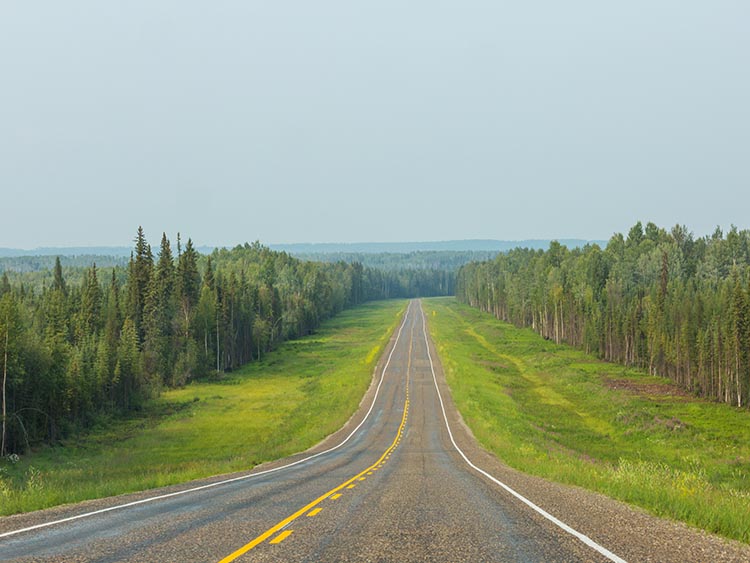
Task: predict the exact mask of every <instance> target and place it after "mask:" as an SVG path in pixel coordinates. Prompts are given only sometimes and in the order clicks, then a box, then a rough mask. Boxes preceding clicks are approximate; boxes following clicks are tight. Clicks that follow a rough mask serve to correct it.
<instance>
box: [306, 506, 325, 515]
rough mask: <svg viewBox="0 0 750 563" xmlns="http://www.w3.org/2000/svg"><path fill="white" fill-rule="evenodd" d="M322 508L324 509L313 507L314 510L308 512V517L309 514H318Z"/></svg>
mask: <svg viewBox="0 0 750 563" xmlns="http://www.w3.org/2000/svg"><path fill="white" fill-rule="evenodd" d="M321 510H323V509H322V508H313V509H312V510H311V511H310V512H308V513H307V516H308V517H309V516H315V515H316V514H318V513H319V512H320V511H321Z"/></svg>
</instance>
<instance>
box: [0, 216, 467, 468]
mask: <svg viewBox="0 0 750 563" xmlns="http://www.w3.org/2000/svg"><path fill="white" fill-rule="evenodd" d="M76 273H77V275H76V276H75V279H76V281H75V282H69V280H67V279H66V276H65V275H64V273H63V268H62V266H61V264H60V260H59V259H57V260H56V262H55V265H54V269H53V272H52V275H51V276H49V277H50V280H51V281H50V282H49V283H43V284H42V285H41V286H40V285H39V284H38V280H39V276H38V275H31V274H29V277H28V279H30V280H34V282H35V283H27V284H25V283H24V279H25V278H24V276H23V275H22V276H20V277H19V276H14V281H13V283H11V282H10V280H9V277H8V276H7V274H4V275H3V276H2V279H1V280H0V362H1V363H0V369H2V373H0V377H1V378H2V408H3V412H2V419H1V420H2V421H3V432H2V446H1V448H0V449H1V451H0V455H2V454H6V453H14V452H18V453H20V452H23V451H25V450H27V449H28V448H29V447H32V446H34V445H36V444H40V443H54V442H56V441H58V440H60V439H62V438H65V437H66V436H69V435H71V434H73V433H75V432H80V431H82V430H85V429H87V428H89V427H91V426H92V425H93V424H95V423H96V422H97V420H99V419H101V417H102V416H105V417H111V416H119V415H124V414H127V413H128V412H129V411H134V410H135V411H137V410H140V409H142V408H143V406H144V405H145V404H146V402H147V401H149V400H150V399H152V398H153V397H155V396H156V395H158V393H159V391H160V389H163V388H165V387H174V386H181V385H184V384H186V383H188V382H190V381H191V380H194V379H196V378H201V377H220V375H221V373H223V372H225V371H231V370H232V369H234V368H237V367H239V366H240V365H242V364H244V363H247V362H250V361H253V360H257V359H258V358H262V357H263V355H264V354H265V353H266V352H267V351H268V350H270V349H272V348H274V346H276V345H277V344H278V343H279V342H281V341H283V340H287V339H291V338H295V337H298V336H300V335H303V334H308V333H310V332H311V331H313V330H314V329H315V328H316V327H318V326H319V324H320V322H321V321H323V320H324V319H326V318H329V317H331V316H333V315H335V314H336V313H338V312H340V311H341V310H343V309H344V308H347V307H351V306H354V305H357V304H359V303H362V302H364V301H367V300H372V299H383V298H388V297H408V296H417V295H436V294H437V295H439V294H445V293H446V289H447V288H449V289H452V283H453V275H454V274H453V273H451V275H447V274H446V273H445V272H439V271H424V270H414V271H409V272H405V271H402V272H383V271H379V270H374V269H371V268H364V267H363V266H362V265H361V264H359V263H352V264H347V263H344V262H337V263H330V264H326V263H319V262H309V261H302V260H298V259H296V258H293V257H291V256H289V255H288V254H286V253H283V252H274V251H271V250H269V249H268V248H266V247H264V246H261V245H260V244H259V243H254V244H245V245H241V246H237V247H235V248H234V249H231V250H226V249H221V250H216V251H214V252H213V253H212V254H211V255H210V256H207V257H206V256H202V255H200V254H199V253H198V252H197V251H196V250H195V248H194V246H193V243H192V241H191V240H189V239H188V240H187V242H186V243H185V244H184V245H183V244H182V242H181V241H180V240H179V238H178V240H177V245H176V248H174V247H173V246H172V244H171V242H170V241H169V240H168V238H167V237H166V235H164V236H163V237H162V239H161V243H160V245H159V248H158V250H157V251H156V252H154V251H152V248H151V246H150V245H149V243H148V241H147V240H146V237H145V235H144V233H143V230H142V229H140V228H139V229H138V233H137V236H136V239H135V247H134V249H133V252H132V255H131V258H130V261H129V263H128V265H127V267H125V268H121V267H115V268H112V269H107V270H100V269H98V268H97V267H96V265H95V264H92V265H91V266H90V267H88V268H86V269H84V270H79V271H77V272H76ZM78 280H82V281H78Z"/></svg>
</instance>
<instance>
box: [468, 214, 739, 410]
mask: <svg viewBox="0 0 750 563" xmlns="http://www.w3.org/2000/svg"><path fill="white" fill-rule="evenodd" d="M749 278H750V231H747V230H742V231H740V230H738V229H737V228H736V227H732V228H731V229H730V230H729V232H727V233H726V235H725V234H724V233H723V232H722V230H721V229H718V228H717V229H716V231H715V232H714V233H713V234H712V235H710V236H705V237H700V238H695V236H694V235H693V234H692V233H691V232H689V231H688V229H687V228H686V227H684V226H680V225H678V226H675V227H674V228H672V229H671V230H670V231H666V230H665V229H663V228H659V227H657V226H656V225H655V224H653V223H648V224H647V225H646V227H645V228H644V227H643V224H642V223H640V222H639V223H637V224H636V225H634V226H633V227H632V228H631V229H630V231H629V232H628V234H627V236H624V235H622V234H615V235H614V236H612V238H611V239H610V240H609V242H608V243H607V245H606V247H605V248H604V249H602V248H600V247H599V246H598V245H587V246H585V247H584V248H581V249H573V250H569V249H567V248H566V247H565V246H562V245H560V244H558V243H555V242H553V243H552V244H551V245H550V247H549V249H548V250H546V251H542V250H528V249H517V250H513V251H510V252H508V253H507V254H501V255H499V256H497V258H496V259H495V260H493V261H487V262H481V263H472V264H469V265H466V266H464V267H463V268H462V269H461V270H460V271H459V273H458V278H457V282H456V286H457V287H456V293H457V296H458V298H459V299H460V300H461V301H463V302H465V303H468V304H470V305H472V306H474V307H478V308H480V309H482V310H484V311H487V312H490V313H492V314H494V315H495V316H496V317H498V318H499V319H502V320H505V321H508V322H511V323H513V324H515V325H517V326H521V327H531V328H532V329H534V330H535V331H536V332H538V333H539V334H540V335H542V336H543V337H545V338H547V339H550V340H554V341H555V342H556V343H563V342H564V343H567V344H571V345H573V346H576V347H579V348H582V349H584V350H586V351H587V352H591V353H594V354H596V355H598V356H600V357H601V358H604V359H606V360H609V361H612V362H619V363H622V364H624V365H626V366H637V367H640V368H644V369H646V370H648V372H649V373H651V374H653V375H659V376H663V377H666V378H669V379H671V380H673V381H674V382H676V383H677V384H679V385H680V386H682V387H683V388H684V389H686V390H689V391H691V392H693V393H695V394H696V395H699V396H702V397H706V398H709V399H713V400H717V401H721V402H725V403H728V404H730V405H735V406H739V407H747V406H748V404H749V403H750V286H749V283H748V282H749Z"/></svg>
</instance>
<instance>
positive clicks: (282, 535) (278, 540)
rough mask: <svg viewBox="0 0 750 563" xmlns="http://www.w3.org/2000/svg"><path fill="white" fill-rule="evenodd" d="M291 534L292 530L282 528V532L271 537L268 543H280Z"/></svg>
mask: <svg viewBox="0 0 750 563" xmlns="http://www.w3.org/2000/svg"><path fill="white" fill-rule="evenodd" d="M291 535H292V530H284V531H283V532H281V533H280V534H279V535H278V536H276V537H275V538H273V539H272V540H271V541H270V542H268V543H273V544H277V543H281V542H283V541H284V540H285V539H287V538H288V537H289V536H291Z"/></svg>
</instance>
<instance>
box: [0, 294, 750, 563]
mask: <svg viewBox="0 0 750 563" xmlns="http://www.w3.org/2000/svg"><path fill="white" fill-rule="evenodd" d="M330 400H331V401H335V400H336V398H335V397H331V398H330ZM229 479H230V480H227V478H226V477H224V478H222V477H218V478H215V479H212V480H206V481H202V482H197V483H192V484H186V485H184V486H181V487H172V488H169V489H165V490H163V491H150V492H144V493H142V494H138V495H129V496H126V497H119V498H114V499H103V500H99V501H92V502H89V503H83V504H81V505H75V506H71V507H62V508H58V509H54V510H51V511H43V512H38V513H32V514H27V515H20V516H16V517H11V518H5V519H3V520H0V560H2V561H55V562H83V561H86V562H101V563H104V562H115V561H118V562H119V561H128V562H130V561H132V562H145V561H149V562H210V563H229V562H231V561H237V562H245V561H248V562H249V561H310V562H318V561H332V562H333V561H335V562H344V561H399V562H401V561H404V562H406V561H420V562H421V561H435V562H462V561H466V562H478V561H497V562H546V563H553V562H579V561H590V562H613V561H614V562H618V563H619V562H623V561H628V562H629V563H633V562H635V561H665V562H667V561H680V562H685V561H701V560H712V561H732V562H734V561H738V562H739V561H750V551H749V550H746V546H742V545H740V544H736V543H729V542H725V541H723V540H720V539H718V538H715V537H712V536H709V535H707V534H703V533H700V532H696V531H693V530H690V529H688V528H686V527H684V526H681V525H679V524H673V523H670V522H666V521H663V520H659V519H656V518H654V517H651V516H648V515H645V514H643V513H642V512H639V511H635V510H632V509H630V508H628V507H626V506H625V505H622V504H620V503H616V502H614V501H611V500H609V499H606V498H604V497H601V496H599V495H595V494H592V493H587V492H585V491H581V490H580V489H575V488H570V487H563V486H560V485H556V484H553V483H548V482H546V481H543V480H540V479H536V478H533V477H528V476H525V475H522V474H519V473H518V472H515V471H513V470H511V469H509V468H507V467H505V466H503V465H502V464H501V463H500V462H498V461H497V460H495V459H494V458H492V456H490V455H489V454H487V453H486V452H485V451H484V450H482V449H481V448H480V447H479V446H478V445H477V444H476V442H475V441H474V440H473V438H472V436H471V434H470V432H468V430H467V429H466V428H465V426H464V425H463V423H462V422H461V420H460V417H459V415H458V413H457V412H456V411H455V408H454V407H453V404H452V402H451V400H450V396H449V392H448V389H447V387H446V385H445V383H444V380H443V375H442V369H441V367H440V364H439V359H438V357H437V353H436V351H435V348H434V346H433V344H432V342H431V341H430V339H429V336H428V333H427V331H426V330H425V318H424V315H423V313H422V309H421V305H420V303H419V302H418V301H413V302H411V303H410V305H409V308H408V310H407V312H406V314H405V316H404V320H403V323H402V325H401V326H400V327H399V329H398V331H397V333H396V334H395V335H394V337H393V338H392V339H391V344H390V345H389V348H388V349H387V350H386V353H385V354H384V356H383V358H382V359H381V362H380V364H379V367H378V369H377V371H376V373H375V377H374V380H373V385H372V387H371V389H370V390H369V391H368V394H367V395H366V396H365V398H364V400H363V403H362V405H361V407H360V410H359V412H358V413H357V415H355V416H354V417H353V418H352V420H351V421H350V422H349V423H348V424H347V426H346V427H345V428H343V429H342V430H341V431H340V432H338V433H337V434H336V435H334V436H332V437H330V438H329V439H328V440H326V441H325V442H324V443H322V444H320V445H319V446H317V447H316V448H314V449H313V450H311V451H309V452H305V453H302V454H299V455H297V456H294V457H292V458H289V459H286V460H281V461H279V462H277V463H275V464H272V465H268V466H265V467H260V468H256V470H254V471H253V472H250V473H247V474H240V475H235V476H230V477H229ZM123 505H125V506H123ZM707 554H710V557H709V559H705V557H706V556H707Z"/></svg>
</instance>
